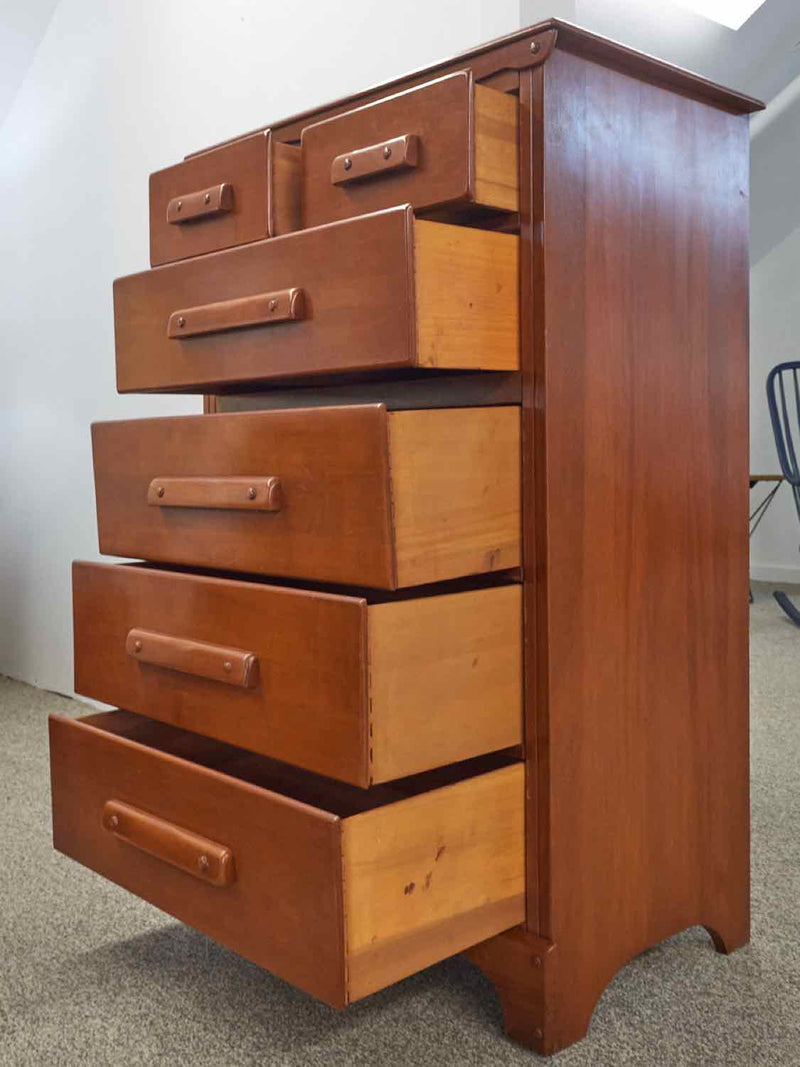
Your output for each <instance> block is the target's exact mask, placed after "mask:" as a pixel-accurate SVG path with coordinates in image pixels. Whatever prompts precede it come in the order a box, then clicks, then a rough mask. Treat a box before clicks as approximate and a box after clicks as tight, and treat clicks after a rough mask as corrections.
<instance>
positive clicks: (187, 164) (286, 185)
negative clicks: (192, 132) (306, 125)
mask: <svg viewBox="0 0 800 1067" xmlns="http://www.w3.org/2000/svg"><path fill="white" fill-rule="evenodd" d="M300 171H301V162H300V149H299V148H298V147H297V146H296V145H288V144H281V142H280V141H277V140H276V139H275V138H274V137H273V135H272V131H271V130H263V131H261V132H260V133H256V134H252V135H251V136H249V137H243V138H242V139H241V140H238V141H234V142H233V143H232V144H229V145H223V146H222V147H220V148H214V149H210V150H209V151H207V152H201V153H200V154H199V155H196V156H191V157H190V158H188V159H185V160H184V161H183V162H182V163H177V164H176V165H175V166H173V167H166V168H165V169H164V170H159V171H156V172H155V174H151V175H150V263H151V265H152V266H153V267H155V266H158V265H159V264H161V263H171V262H173V261H174V260H176V259H186V258H187V257H189V256H199V255H202V254H203V253H206V252H216V251H219V249H221V248H230V247H231V246H233V245H241V244H249V243H250V242H251V241H261V240H264V239H265V238H267V237H276V236H278V235H279V234H282V233H290V232H291V231H292V230H298V229H300V224H301V223H300Z"/></svg>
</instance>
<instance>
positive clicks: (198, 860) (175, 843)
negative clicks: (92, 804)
mask: <svg viewBox="0 0 800 1067" xmlns="http://www.w3.org/2000/svg"><path fill="white" fill-rule="evenodd" d="M103 827H104V829H105V830H106V831H107V832H108V833H110V834H114V836H115V837H117V838H118V839H119V840H120V841H124V842H125V843H126V844H128V845H131V846H133V847H134V848H139V849H141V850H142V851H143V852H146V853H147V854H148V855H150V856H155V858H156V859H158V860H161V862H162V863H169V864H171V865H172V866H173V867H177V868H178V870H181V871H185V872H186V874H190V875H191V876H192V877H193V878H199V879H200V881H202V882H204V883H205V884H206V885H215V886H217V887H218V888H219V889H227V888H228V887H229V886H231V885H233V883H234V882H235V881H236V858H235V857H234V855H233V853H232V852H231V850H230V849H229V848H228V847H227V845H220V844H219V843H218V842H217V841H210V840H209V839H208V838H207V837H201V836H200V834H194V833H192V832H191V831H189V830H186V829H185V828H184V827H183V826H176V825H175V823H172V822H167V821H166V820H165V819H158V818H156V816H155V815H150V813H149V812H146V811H142V810H141V809H140V808H134V807H132V806H131V805H130V804H123V803H122V801H119V800H108V801H106V803H105V804H104V805H103Z"/></svg>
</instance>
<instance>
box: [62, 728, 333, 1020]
mask: <svg viewBox="0 0 800 1067" xmlns="http://www.w3.org/2000/svg"><path fill="white" fill-rule="evenodd" d="M111 714H112V715H113V714H114V713H111ZM104 723H105V719H104V717H103V716H94V717H92V722H91V723H90V722H85V721H79V720H77V721H76V720H71V719H62V718H59V717H57V716H53V717H51V719H50V767H51V780H52V798H53V843H54V845H55V847H56V848H57V849H58V850H59V851H60V852H65V853H66V854H67V855H68V856H71V857H72V858H73V859H76V860H78V861H79V862H80V863H83V864H84V865H85V866H87V867H91V869H92V870H94V871H97V872H98V874H102V875H103V876H104V877H105V878H109V879H111V881H112V882H117V883H118V884H119V885H121V886H124V888H125V889H129V890H130V891H131V892H132V893H135V894H136V895H137V896H139V897H142V899H144V900H147V901H149V902H150V903H151V904H155V906H156V907H158V908H161V910H162V911H165V912H167V913H168V914H170V915H173V916H175V918H178V919H180V920H181V921H182V922H185V923H188V924H189V925H190V926H193V927H195V929H197V930H200V931H201V932H202V933H204V934H206V935H208V936H209V937H212V938H213V939H214V940H215V941H219V942H220V943H221V944H224V945H226V946H227V947H228V948H231V949H233V950H234V952H238V953H239V954H240V955H242V956H244V957H245V958H246V959H249V960H252V961H253V962H254V963H257V964H258V965H259V966H261V967H266V968H267V969H268V970H271V971H274V972H275V973H276V974H278V975H280V976H281V977H282V978H285V979H286V980H287V981H289V982H292V983H293V984H295V985H298V986H300V987H301V988H302V989H305V990H307V991H308V992H309V993H312V994H313V995H314V996H316V997H319V998H320V999H321V1000H325V1001H328V1002H329V1003H334V1004H343V1003H344V999H345V989H344V973H343V967H342V955H343V936H344V934H343V919H342V909H341V880H342V879H341V843H340V833H339V819H338V818H337V817H336V816H335V815H333V814H330V813H328V812H325V811H321V810H319V809H318V808H315V807H311V806H309V805H307V804H304V803H300V802H298V801H296V800H293V799H290V798H288V797H284V796H281V795H279V794H278V793H274V792H270V791H268V790H266V789H262V788H258V787H255V786H252V785H250V784H249V783H247V782H242V781H240V780H239V779H237V778H234V777H232V776H230V775H227V774H223V773H220V772H219V771H217V770H213V769H210V768H208V767H204V766H201V765H198V764H197V763H195V762H192V761H191V760H190V759H186V758H180V757H177V756H173V755H171V754H169V753H166V752H162V751H159V750H158V749H155V748H152V747H148V746H147V745H146V744H141V743H139V742H137V741H131V740H128V739H126V738H124V737H119V736H116V735H115V734H113V733H110V732H108V731H107V730H106V729H104V728H103V726H104ZM141 725H142V726H146V722H145V723H142V724H141ZM155 725H157V724H155ZM143 733H144V736H145V737H148V736H149V735H151V734H152V731H151V730H145V731H144V732H143ZM109 800H119V801H122V802H124V803H126V804H129V805H131V806H133V807H135V808H137V809H139V810H142V811H145V812H147V813H149V814H150V815H153V816H155V817H156V818H161V819H163V820H165V821H167V822H169V823H172V824H177V825H178V826H180V827H183V828H184V829H185V830H188V831H190V832H193V833H195V834H198V835H200V836H202V837H205V838H209V839H210V840H212V841H216V842H220V843H221V844H224V845H225V846H226V847H227V848H228V849H229V850H230V851H231V853H232V854H233V856H234V857H235V860H236V873H237V878H236V881H235V882H234V883H233V884H232V885H231V886H229V887H228V888H226V889H220V888H218V887H216V886H213V885H207V884H204V883H203V882H201V881H200V880H198V879H197V878H195V877H193V876H191V875H189V874H187V873H186V872H185V871H183V870H180V869H178V868H177V867H175V866H173V865H172V864H170V863H165V862H164V861H163V859H159V858H157V857H155V856H152V855H149V854H148V853H147V852H144V851H142V850H141V849H138V848H133V847H131V846H130V845H129V844H127V843H126V842H124V841H120V840H118V839H117V838H116V837H115V836H114V835H113V834H110V833H108V831H107V830H105V829H104V827H103V822H102V815H103V809H104V807H105V805H106V803H107V801H109Z"/></svg>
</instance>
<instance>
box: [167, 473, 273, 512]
mask: <svg viewBox="0 0 800 1067" xmlns="http://www.w3.org/2000/svg"><path fill="white" fill-rule="evenodd" d="M147 503H148V504H149V505H150V506H151V507H157V508H212V509H213V508H217V509H220V508H221V509H223V510H228V511H231V510H233V511H238V510H241V511H280V510H281V508H282V507H283V492H282V491H281V483H280V479H278V478H271V477H266V476H261V477H257V478H256V477H252V478H154V479H153V480H152V482H150V485H149V486H148V489H147Z"/></svg>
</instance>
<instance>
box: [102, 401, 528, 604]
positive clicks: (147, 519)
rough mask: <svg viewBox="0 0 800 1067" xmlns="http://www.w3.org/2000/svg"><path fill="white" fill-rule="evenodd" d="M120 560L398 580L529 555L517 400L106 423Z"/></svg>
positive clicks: (109, 544)
mask: <svg viewBox="0 0 800 1067" xmlns="http://www.w3.org/2000/svg"><path fill="white" fill-rule="evenodd" d="M92 443H93V450H94V473H95V489H96V494H97V526H98V531H99V535H100V551H101V552H102V553H103V554H106V555H114V556H127V557H129V558H132V559H146V560H154V561H156V562H161V563H177V564H183V565H185V566H189V567H208V568H214V569H219V570H231V571H243V572H251V573H253V574H266V575H271V576H277V577H283V578H303V579H308V580H311V581H323V582H328V581H329V582H337V583H340V584H348V585H361V586H370V587H373V588H378V589H397V588H402V587H405V586H412V585H422V584H425V583H429V582H439V581H446V580H448V579H450V578H460V577H464V576H466V575H469V574H482V573H487V572H489V571H495V572H496V571H501V570H505V569H507V568H510V567H517V566H519V563H520V539H521V522H520V413H519V408H517V407H484V408H446V409H444V408H443V409H434V410H424V411H391V412H387V411H386V409H385V408H384V407H383V406H382V405H379V404H365V405H359V406H354V407H329V408H296V409H291V410H286V411H259V412H242V413H237V414H232V415H189V416H181V417H178V418H159V419H140V420H134V421H130V422H127V421H125V422H101V423H95V424H94V426H93V427H92Z"/></svg>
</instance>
